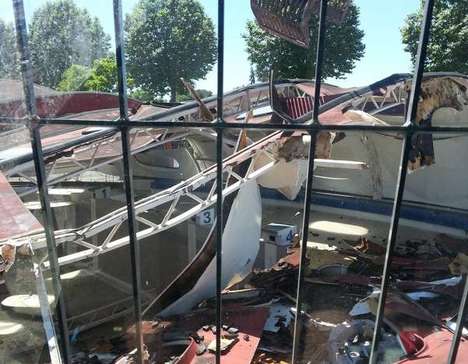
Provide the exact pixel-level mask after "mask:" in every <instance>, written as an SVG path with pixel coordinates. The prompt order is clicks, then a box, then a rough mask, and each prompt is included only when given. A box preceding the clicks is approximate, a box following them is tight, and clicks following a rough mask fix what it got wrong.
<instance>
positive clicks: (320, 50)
mask: <svg viewBox="0 0 468 364" xmlns="http://www.w3.org/2000/svg"><path fill="white" fill-rule="evenodd" d="M327 5H328V0H322V1H321V2H320V16H319V25H318V28H319V31H318V38H317V53H316V62H315V90H314V109H313V120H312V121H313V123H315V124H319V117H318V116H319V107H320V87H321V84H322V65H323V54H324V50H325V31H326V19H327ZM309 135H310V145H309V163H308V166H307V181H306V188H305V194H304V216H303V220H302V242H301V247H300V249H301V250H300V253H301V260H300V262H299V272H298V277H297V293H296V294H297V296H296V319H295V321H294V333H293V350H292V358H291V363H292V364H294V363H297V361H298V359H299V343H300V336H301V332H302V317H301V312H302V300H303V291H302V290H303V285H304V269H305V265H306V255H307V241H308V240H309V219H310V200H311V196H312V184H313V179H314V160H315V144H316V141H317V132H312V133H309Z"/></svg>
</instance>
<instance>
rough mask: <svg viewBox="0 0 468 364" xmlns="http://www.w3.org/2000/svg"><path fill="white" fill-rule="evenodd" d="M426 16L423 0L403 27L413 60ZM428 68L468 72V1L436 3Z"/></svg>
mask: <svg viewBox="0 0 468 364" xmlns="http://www.w3.org/2000/svg"><path fill="white" fill-rule="evenodd" d="M422 17H423V2H421V6H420V8H419V10H418V11H417V12H416V13H414V14H411V15H409V16H408V17H407V18H406V21H405V25H404V26H403V28H402V29H401V34H402V39H403V43H404V44H405V51H407V52H409V53H410V55H411V59H412V61H413V63H414V62H415V59H416V52H417V49H418V43H419V34H420V27H421V21H422ZM425 69H426V70H427V71H433V72H436V71H458V72H461V73H464V74H468V0H438V1H436V2H435V4H434V16H433V20H432V27H431V37H430V40H429V43H428V48H427V58H426V64H425Z"/></svg>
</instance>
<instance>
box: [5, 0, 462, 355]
mask: <svg viewBox="0 0 468 364" xmlns="http://www.w3.org/2000/svg"><path fill="white" fill-rule="evenodd" d="M13 5H14V9H15V23H16V32H17V43H18V49H19V51H20V56H21V66H22V75H23V86H24V94H25V102H26V106H27V111H28V114H27V120H26V123H27V125H28V127H29V129H30V132H31V139H32V140H31V143H32V149H33V160H34V165H35V172H36V181H37V186H38V191H39V195H40V201H41V205H42V208H43V212H44V225H45V240H46V243H47V244H46V245H47V249H48V255H49V257H48V259H49V263H50V270H51V272H52V279H53V289H54V294H55V296H56V298H57V302H58V314H57V321H58V328H59V333H60V348H61V352H62V357H63V361H64V362H65V363H70V348H69V343H68V337H69V336H68V329H67V320H66V312H65V307H64V304H63V293H62V289H61V282H60V263H59V259H58V257H57V251H56V241H55V239H56V237H55V235H54V230H53V224H52V212H51V209H50V202H49V196H48V189H47V186H48V183H49V182H48V181H47V175H46V173H45V171H46V169H45V159H44V157H45V156H44V152H43V149H42V144H41V137H40V133H39V132H40V128H41V127H42V126H44V125H47V124H61V125H63V124H67V125H83V126H106V127H110V128H113V129H114V130H115V129H116V130H118V132H120V133H121V142H122V154H123V162H124V163H123V164H124V182H125V191H126V200H127V206H126V212H127V217H126V219H127V220H128V227H129V243H130V247H131V249H130V251H131V254H130V263H131V271H132V283H133V305H134V315H135V323H136V328H137V329H136V333H137V334H136V335H137V340H136V342H137V344H138V350H137V351H138V360H139V363H143V361H142V352H143V339H142V334H141V320H142V317H141V316H142V315H141V312H142V311H141V305H142V302H141V301H142V297H141V287H140V260H139V254H140V253H139V244H138V238H139V236H138V235H137V221H140V222H141V221H143V220H141V219H140V220H138V219H137V217H136V214H137V211H138V208H139V206H140V205H139V203H135V201H134V194H133V181H132V174H131V163H130V158H129V157H130V155H131V153H132V151H131V146H130V144H131V142H130V138H129V133H130V132H131V131H132V130H137V128H158V129H161V128H167V129H168V130H172V128H179V130H180V128H212V129H213V130H214V131H216V133H217V136H218V138H217V144H216V146H217V160H216V167H213V168H214V169H213V171H212V172H213V174H211V175H210V177H209V178H211V179H215V183H214V184H213V186H215V187H216V194H214V191H213V193H211V194H210V196H209V201H208V203H214V202H216V211H217V221H216V229H217V230H216V231H217V245H216V248H217V255H216V257H217V258H216V267H217V277H216V280H217V282H216V298H217V301H216V302H217V303H216V327H217V335H216V338H217V339H216V343H217V350H216V363H220V362H221V356H220V333H221V329H220V328H221V326H222V322H221V321H222V315H221V310H222V302H221V289H222V287H221V267H222V259H221V249H222V224H221V221H222V218H221V214H222V206H223V196H224V195H225V193H226V191H225V190H223V171H226V166H227V165H228V164H226V161H223V159H222V155H221V151H222V142H223V132H224V130H226V129H258V130H273V131H274V130H276V131H277V130H289V131H296V130H297V131H303V132H308V133H309V134H310V135H311V137H312V142H311V145H310V155H309V169H308V174H307V184H306V193H305V196H306V199H305V202H304V222H303V229H302V246H301V264H300V267H299V271H300V273H299V280H298V290H297V316H296V322H295V326H294V327H295V330H294V343H293V347H294V350H293V358H292V362H293V363H296V362H297V360H298V357H299V352H298V348H299V340H300V333H301V327H300V320H301V314H300V312H301V307H302V298H303V296H302V291H303V274H304V271H303V270H304V260H305V253H306V248H305V246H306V243H305V242H306V241H307V236H308V229H309V228H308V225H309V224H308V222H309V217H310V196H311V191H312V179H313V166H314V158H313V154H314V140H315V136H316V134H317V133H318V132H320V131H370V132H372V131H387V132H398V133H400V134H401V135H403V136H404V137H403V145H402V153H401V160H400V170H399V175H398V181H397V185H396V193H395V199H394V204H393V213H392V219H391V224H390V230H389V236H388V243H387V251H386V256H385V263H384V270H383V279H382V283H381V295H380V298H379V303H378V309H377V316H376V323H375V328H374V339H373V343H372V350H371V358H370V362H371V363H375V362H376V349H377V347H378V344H379V339H380V332H381V328H382V322H383V313H384V303H385V298H386V295H387V291H388V287H389V281H390V275H389V267H390V264H391V261H392V253H393V247H394V245H395V240H396V234H397V230H398V223H399V217H400V207H401V204H402V199H403V193H404V188H405V181H406V175H407V165H408V154H409V153H408V151H409V148H410V144H411V137H412V136H413V135H414V134H415V133H420V132H423V133H464V134H467V133H468V127H467V126H456V127H437V126H425V127H421V126H419V125H417V124H416V123H415V115H416V111H417V106H418V99H419V95H420V86H421V80H422V75H423V68H424V61H425V58H426V48H427V44H428V39H429V35H430V25H431V22H432V12H433V7H434V0H426V1H425V5H424V16H423V21H422V26H421V36H420V41H419V45H418V52H417V57H416V68H415V72H414V75H413V82H412V88H411V93H410V99H409V107H408V110H407V115H406V122H405V123H404V124H403V125H401V126H386V125H374V126H372V125H322V124H320V122H319V119H318V115H319V113H320V112H322V111H323V108H322V107H318V101H319V97H315V100H314V103H315V108H314V110H313V115H312V118H311V119H312V122H310V123H305V124H245V123H237V122H232V123H231V122H229V123H227V122H225V119H224V116H225V115H223V109H225V104H224V102H225V101H226V99H228V98H229V96H226V99H225V98H224V95H223V79H224V0H218V70H217V76H218V94H217V97H216V105H217V119H216V121H215V122H214V123H212V124H208V125H207V123H206V122H197V121H190V120H182V121H179V120H176V121H174V120H168V119H165V117H166V114H165V113H162V114H160V115H158V116H157V117H150V118H148V119H147V120H130V118H129V115H128V110H127V89H126V70H125V58H124V54H125V51H124V44H123V42H122V39H123V37H122V7H121V0H114V21H115V35H116V58H117V67H118V80H119V104H120V119H119V120H118V121H117V122H116V121H110V120H109V121H103V120H72V119H64V118H62V119H52V118H43V119H39V118H38V117H37V115H36V110H35V95H34V88H33V82H32V64H31V57H30V53H29V48H28V39H27V31H26V21H25V18H24V6H23V1H22V0H13ZM320 9H321V10H320V21H319V39H318V47H317V54H316V58H317V62H316V70H315V75H316V89H315V92H316V96H317V95H319V94H320V82H321V71H322V67H323V52H324V49H325V41H324V34H325V29H326V23H325V21H324V19H325V18H326V10H327V0H321V7H320ZM393 96H394V95H393ZM394 98H395V101H396V102H398V101H399V99H398V97H397V96H394ZM348 99H349V100H350V101H351V100H352V96H351V97H348ZM213 101H214V100H213ZM337 102H338V101H337ZM371 102H373V101H372V100H371ZM364 106H365V105H364ZM375 106H376V109H378V107H377V106H379V105H378V104H377V105H375ZM381 106H382V107H383V106H384V105H381ZM172 115H173V114H172ZM0 121H4V122H14V123H16V124H24V122H25V120H23V119H18V120H15V119H11V118H0ZM205 177H206V176H205ZM238 182H239V184H240V182H241V181H240V180H238ZM236 183H237V182H236ZM233 188H234V187H233ZM189 192H190V191H189ZM175 195H177V194H175ZM193 196H194V195H192V197H193ZM176 200H177V199H176V198H175V199H173V200H172V201H176ZM194 200H196V201H197V202H198V203H199V204H200V205H203V204H205V206H206V203H207V202H206V201H207V200H205V201H198V197H197V198H194ZM122 213H123V212H122ZM166 216H168V215H166ZM169 217H170V214H169ZM168 219H169V218H168ZM123 220H125V218H124V219H122V221H123ZM166 222H167V221H166ZM147 225H151V228H155V227H154V226H152V224H149V222H148V223H147ZM467 282H468V281H467ZM467 297H468V283H465V289H464V295H463V299H462V301H461V303H460V309H459V317H458V325H457V330H456V333H455V335H454V339H453V343H452V348H451V351H450V354H449V357H448V362H449V363H454V362H455V360H456V354H457V349H458V345H459V342H460V339H461V330H462V325H461V321H460V320H461V319H462V317H463V315H464V313H465V310H466V301H467Z"/></svg>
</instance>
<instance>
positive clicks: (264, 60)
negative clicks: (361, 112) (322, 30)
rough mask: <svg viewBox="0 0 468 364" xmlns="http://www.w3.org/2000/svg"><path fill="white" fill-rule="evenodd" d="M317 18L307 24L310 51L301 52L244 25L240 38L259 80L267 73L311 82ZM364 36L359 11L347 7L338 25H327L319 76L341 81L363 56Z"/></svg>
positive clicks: (254, 27) (249, 23) (252, 24)
mask: <svg viewBox="0 0 468 364" xmlns="http://www.w3.org/2000/svg"><path fill="white" fill-rule="evenodd" d="M317 28H318V17H317V16H315V15H314V16H312V18H311V21H310V47H309V49H304V48H302V47H299V46H297V45H294V44H292V43H290V42H288V41H286V40H283V39H280V38H278V37H274V36H272V35H270V34H268V33H266V32H265V31H263V30H262V29H260V27H259V26H258V25H257V24H256V23H255V22H253V21H249V22H248V23H247V33H246V34H244V35H243V37H244V39H245V41H246V44H247V53H248V55H249V60H250V62H251V63H252V65H253V66H254V67H255V75H256V76H257V78H258V79H259V80H263V81H265V80H267V79H268V75H269V72H270V69H273V71H274V73H275V75H276V77H278V78H312V77H313V75H314V73H315V72H314V71H315V53H316V48H317ZM363 37H364V32H363V31H362V30H361V29H359V10H358V8H357V7H356V6H355V5H351V6H350V8H349V11H348V14H347V16H346V18H345V20H344V21H343V23H341V24H332V23H330V22H328V23H327V30H326V36H325V39H326V48H325V53H324V63H323V71H322V72H323V76H324V77H325V78H326V77H335V78H341V77H343V76H344V75H345V74H346V73H349V72H351V71H352V70H353V68H354V66H355V64H356V62H357V61H358V60H359V59H361V58H362V56H363V55H364V49H365V46H364V44H363V42H362V38H363Z"/></svg>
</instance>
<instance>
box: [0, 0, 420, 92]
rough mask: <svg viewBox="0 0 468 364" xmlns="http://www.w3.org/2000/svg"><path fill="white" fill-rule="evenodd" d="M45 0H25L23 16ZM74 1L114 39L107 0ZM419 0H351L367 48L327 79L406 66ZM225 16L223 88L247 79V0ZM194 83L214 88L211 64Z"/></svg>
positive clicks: (0, 4)
mask: <svg viewBox="0 0 468 364" xmlns="http://www.w3.org/2000/svg"><path fill="white" fill-rule="evenodd" d="M200 1H201V3H202V4H203V5H204V7H205V10H206V12H207V14H208V15H209V16H210V17H211V18H212V19H213V21H214V22H215V24H216V18H217V0H200ZM46 2H47V0H24V3H25V8H26V17H27V18H28V19H29V18H30V17H31V15H32V14H33V12H34V10H35V9H37V8H38V7H40V6H41V5H42V4H44V3H46ZM137 2H138V0H123V10H124V14H126V13H128V12H130V11H131V10H132V8H133V7H134V6H135V4H136V3H137ZM75 3H76V4H77V5H79V6H81V7H84V8H86V9H88V11H89V12H90V13H91V14H93V15H95V16H97V17H98V18H99V19H100V21H101V24H102V26H103V27H104V30H105V31H106V32H107V33H108V34H109V35H110V36H111V37H112V38H113V31H114V25H113V15H112V0H75ZM419 3H420V1H419V0H396V1H376V0H355V4H356V5H357V6H358V7H359V9H360V27H361V29H363V30H364V32H365V37H364V43H365V45H366V51H365V55H364V57H363V58H362V59H361V60H360V61H359V62H358V64H357V65H356V68H355V69H354V70H353V72H352V73H351V74H348V75H346V77H345V78H344V79H338V80H336V79H328V80H326V81H327V82H330V83H333V84H336V85H338V86H342V87H350V86H364V85H367V84H369V83H371V82H374V81H376V80H378V79H381V78H384V77H386V76H388V75H390V74H392V73H397V72H408V71H410V70H411V63H410V58H409V55H408V54H407V53H405V52H404V51H403V45H402V43H401V36H400V28H401V26H402V25H403V23H404V19H405V17H406V16H407V15H408V14H410V13H412V12H414V11H416V10H417V8H418V6H419ZM225 6H226V15H225V17H226V21H225V26H226V28H225V90H226V91H227V90H231V89H233V88H235V87H239V86H242V85H246V84H248V82H249V71H250V64H249V61H248V59H247V53H246V51H245V43H244V40H243V38H242V37H241V34H242V33H244V32H245V24H246V22H247V20H249V19H253V15H252V12H251V10H250V1H249V0H226V1H225ZM0 17H1V18H3V19H4V20H6V21H13V10H12V5H11V1H10V0H0ZM197 86H198V87H199V88H205V89H209V90H212V91H215V90H216V67H214V68H213V71H211V72H210V73H209V74H208V75H207V77H206V78H205V79H204V80H200V81H198V82H197Z"/></svg>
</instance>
